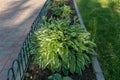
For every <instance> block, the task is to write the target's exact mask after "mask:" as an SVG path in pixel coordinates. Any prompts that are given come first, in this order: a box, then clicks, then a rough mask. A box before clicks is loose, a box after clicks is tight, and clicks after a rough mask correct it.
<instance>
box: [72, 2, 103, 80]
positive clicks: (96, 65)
mask: <svg viewBox="0 0 120 80" xmlns="http://www.w3.org/2000/svg"><path fill="white" fill-rule="evenodd" d="M73 2H74V5H75V9H76V13H77V15H78V19H79V23H80V24H81V25H82V27H83V28H85V25H84V22H83V20H82V16H81V14H80V11H79V10H78V6H77V4H76V1H75V0H73ZM85 29H86V28H85ZM94 52H95V51H94ZM95 53H96V52H95ZM92 63H93V69H94V71H95V75H96V78H97V80H105V78H104V75H103V73H102V69H101V67H100V65H99V62H98V59H97V57H96V56H92Z"/></svg>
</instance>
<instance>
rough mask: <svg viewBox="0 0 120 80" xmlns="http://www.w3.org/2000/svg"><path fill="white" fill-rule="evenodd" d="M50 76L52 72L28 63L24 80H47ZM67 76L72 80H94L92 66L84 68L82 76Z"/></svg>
mask: <svg viewBox="0 0 120 80" xmlns="http://www.w3.org/2000/svg"><path fill="white" fill-rule="evenodd" d="M51 74H52V72H51V71H50V70H48V69H45V70H41V69H40V68H39V66H38V65H36V64H33V63H30V65H29V67H28V71H27V73H26V74H25V79H24V80H47V77H48V76H50V75H51ZM68 76H70V77H71V78H72V79H73V80H96V77H95V75H94V71H93V68H92V65H90V66H89V67H86V69H85V70H84V71H83V74H82V76H80V75H78V74H69V75H68Z"/></svg>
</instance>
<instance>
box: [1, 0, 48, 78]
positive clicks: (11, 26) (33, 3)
mask: <svg viewBox="0 0 120 80" xmlns="http://www.w3.org/2000/svg"><path fill="white" fill-rule="evenodd" d="M45 1H46V0H0V80H6V75H7V71H8V69H9V68H10V67H11V64H12V62H13V60H14V59H15V58H17V56H18V53H19V52H20V48H21V47H22V43H23V42H24V40H25V37H26V35H27V33H28V32H29V30H30V27H31V25H32V23H33V21H34V20H35V18H36V17H37V15H38V13H39V11H40V9H41V8H42V6H43V5H44V3H45Z"/></svg>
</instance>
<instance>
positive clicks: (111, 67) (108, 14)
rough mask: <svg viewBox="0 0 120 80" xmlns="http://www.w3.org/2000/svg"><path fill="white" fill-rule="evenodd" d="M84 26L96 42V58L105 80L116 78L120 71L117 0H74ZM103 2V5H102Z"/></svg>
mask: <svg viewBox="0 0 120 80" xmlns="http://www.w3.org/2000/svg"><path fill="white" fill-rule="evenodd" d="M76 1H77V3H78V7H79V9H80V12H81V14H82V18H83V20H84V23H85V25H86V28H87V29H88V31H89V32H91V34H92V40H94V41H95V43H96V44H97V46H98V47H97V48H98V49H97V53H98V59H99V61H100V63H101V67H102V69H103V73H104V75H105V78H106V80H118V79H120V78H119V72H120V66H119V65H120V55H119V53H120V49H119V48H120V6H119V3H120V2H119V0H118V1H117V0H116V1H112V0H111V1H110V0H109V1H108V2H106V3H105V2H100V1H103V0H76ZM106 1H107V0H106ZM103 4H104V5H103Z"/></svg>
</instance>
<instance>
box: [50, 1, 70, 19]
mask: <svg viewBox="0 0 120 80" xmlns="http://www.w3.org/2000/svg"><path fill="white" fill-rule="evenodd" d="M61 5H62V6H61ZM51 11H52V12H53V13H52V16H58V17H62V18H64V17H66V16H70V14H71V13H72V10H71V9H70V7H69V6H67V5H65V4H64V3H61V4H60V3H59V4H57V5H55V6H53V7H51Z"/></svg>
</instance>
